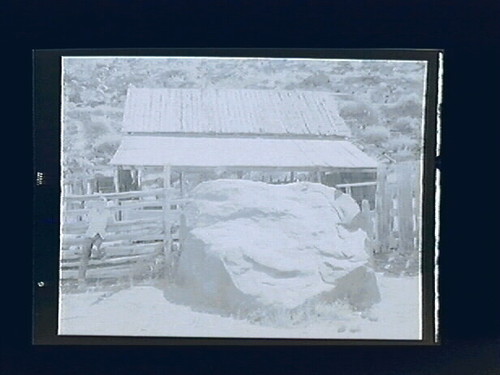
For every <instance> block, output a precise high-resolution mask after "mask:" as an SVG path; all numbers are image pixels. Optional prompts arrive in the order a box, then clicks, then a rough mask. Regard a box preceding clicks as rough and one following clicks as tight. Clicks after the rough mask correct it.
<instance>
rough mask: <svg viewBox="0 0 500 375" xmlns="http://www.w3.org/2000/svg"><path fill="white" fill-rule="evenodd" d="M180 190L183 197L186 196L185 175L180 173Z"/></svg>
mask: <svg viewBox="0 0 500 375" xmlns="http://www.w3.org/2000/svg"><path fill="white" fill-rule="evenodd" d="M179 189H180V192H181V197H183V196H184V179H183V173H182V172H179Z"/></svg>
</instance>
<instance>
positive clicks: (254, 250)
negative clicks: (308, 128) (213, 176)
mask: <svg viewBox="0 0 500 375" xmlns="http://www.w3.org/2000/svg"><path fill="white" fill-rule="evenodd" d="M190 198H191V202H190V203H189V204H188V205H187V207H186V211H185V212H186V219H187V226H188V234H187V239H186V241H185V244H184V247H183V251H182V254H181V256H180V258H179V262H178V265H177V270H176V278H175V281H176V284H177V285H178V286H179V287H180V290H182V293H181V294H182V295H183V296H184V299H185V300H187V301H189V303H191V304H195V305H196V304H197V305H204V306H210V307H213V308H217V309H222V310H225V311H228V312H242V311H249V310H252V309H255V308H263V307H274V308H280V309H295V308H298V307H300V306H301V305H304V304H306V303H311V302H315V301H318V302H320V301H322V302H327V303H328V302H332V301H334V300H337V299H345V300H347V301H348V302H349V303H351V305H353V306H354V307H355V308H360V309H362V308H366V307H369V306H370V305H372V304H373V303H376V302H378V301H379V299H380V295H379V292H378V287H377V282H376V278H375V275H374V273H373V272H372V271H371V270H370V268H369V266H368V264H369V260H370V257H369V255H368V254H367V252H366V251H365V239H366V235H365V233H364V232H363V231H362V230H360V229H357V230H352V229H351V230H349V229H347V228H346V226H344V225H342V224H348V223H350V222H351V220H352V219H353V218H354V217H355V216H356V215H357V214H358V213H359V207H358V205H357V204H356V202H355V201H354V200H353V199H352V198H351V197H350V196H348V195H346V194H341V193H340V192H339V191H337V190H336V189H334V188H331V187H327V186H324V185H321V184H316V183H309V182H301V183H293V184H286V185H270V184H266V183H262V182H253V181H244V180H215V181H208V182H204V183H202V184H200V185H198V186H197V187H196V188H195V189H194V190H193V191H192V193H191V196H190Z"/></svg>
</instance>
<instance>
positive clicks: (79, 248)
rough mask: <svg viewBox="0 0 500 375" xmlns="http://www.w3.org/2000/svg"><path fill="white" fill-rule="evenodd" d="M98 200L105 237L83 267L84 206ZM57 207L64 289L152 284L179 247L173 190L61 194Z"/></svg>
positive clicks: (177, 204)
mask: <svg viewBox="0 0 500 375" xmlns="http://www.w3.org/2000/svg"><path fill="white" fill-rule="evenodd" d="M99 200H101V201H104V202H103V203H104V204H105V209H104V210H105V212H106V213H107V216H108V224H107V227H106V233H105V235H104V236H103V241H102V244H101V246H100V247H98V246H95V247H93V249H92V251H91V253H90V256H88V257H87V258H89V259H87V260H86V262H83V259H84V257H85V247H86V246H88V244H89V239H88V237H87V236H86V232H87V228H88V227H89V212H90V210H89V206H90V205H91V204H92V203H91V202H92V201H99ZM62 203H63V207H62V209H63V211H62V212H63V215H62V236H61V275H60V276H61V280H62V281H63V285H64V284H65V283H66V285H74V284H75V282H76V281H78V283H79V284H82V283H84V284H87V283H97V284H99V283H102V284H105V283H109V282H116V281H117V280H128V281H134V280H146V279H149V280H151V279H154V278H156V277H160V276H163V272H164V271H165V262H169V261H172V257H173V255H174V254H175V253H176V250H178V249H179V247H180V237H181V236H182V231H183V227H184V219H183V215H182V210H181V207H182V205H183V204H184V201H183V200H182V199H180V198H179V197H178V196H176V192H175V190H174V189H171V188H168V189H155V190H150V191H134V192H124V193H110V194H93V195H66V196H64V197H63V202H62ZM82 267H83V268H84V269H82ZM82 274H83V275H84V280H82Z"/></svg>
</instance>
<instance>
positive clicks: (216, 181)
mask: <svg viewBox="0 0 500 375" xmlns="http://www.w3.org/2000/svg"><path fill="white" fill-rule="evenodd" d="M428 65H429V62H428V60H426V59H421V60H419V59H414V58H413V59H390V58H387V59H380V58H377V59H359V58H358V59H354V58H343V59H340V58H301V57H290V58H283V57H258V58H257V57H219V56H213V57H210V56H204V57H200V56H198V57H193V56H141V57H128V56H63V58H62V82H61V85H62V95H61V137H62V138H61V139H62V141H61V179H60V184H61V185H60V186H61V200H60V203H61V207H60V220H61V227H60V229H61V236H60V237H61V238H60V240H61V241H60V249H59V250H60V267H59V277H60V279H59V286H58V287H59V306H58V311H59V315H58V335H61V336H68V335H69V336H127V337H181V338H182V337H184V338H189V337H196V338H265V339H271V338H274V339H332V340H359V339H362V340H417V341H418V340H422V339H423V338H424V334H423V331H424V329H423V326H424V318H423V317H424V306H423V305H424V294H425V293H424V288H423V284H424V279H425V275H426V274H429V275H430V276H429V277H430V279H429V280H431V281H433V280H434V267H432V266H431V267H429V266H428V265H429V262H428V261H426V260H425V259H428V258H425V253H426V252H430V253H431V254H433V255H434V254H435V253H434V250H435V249H434V248H433V247H432V246H433V243H431V245H432V246H431V247H429V243H427V244H425V245H424V241H423V238H424V236H423V226H424V225H423V224H424V223H423V217H424V215H423V209H424V204H423V202H424V199H423V198H424V190H423V176H424V165H425V159H426V157H427V156H426V152H427V153H430V155H431V157H433V156H434V154H435V149H431V150H429V149H428V147H427V151H426V152H424V150H426V142H425V139H426V137H427V136H428V135H427V134H426V129H427V123H428V121H429V119H435V118H436V116H437V114H436V113H429V108H427V105H428V104H429V103H430V102H433V100H434V99H433V98H431V99H432V100H430V99H429V92H428V84H429V82H430V81H431V80H430V79H429V66H428ZM434 129H435V128H434ZM431 137H435V134H433V135H431ZM432 175H433V174H432ZM430 191H431V192H433V191H434V190H433V189H431V190H430ZM431 217H433V216H432V215H431ZM424 258H425V259H424ZM433 260H434V259H433V258H431V261H433ZM434 266H435V265H434ZM434 281H435V280H434ZM426 283H427V285H426V287H427V288H430V289H431V291H432V293H434V284H433V283H431V284H429V283H428V282H426ZM435 323H436V322H434V324H435Z"/></svg>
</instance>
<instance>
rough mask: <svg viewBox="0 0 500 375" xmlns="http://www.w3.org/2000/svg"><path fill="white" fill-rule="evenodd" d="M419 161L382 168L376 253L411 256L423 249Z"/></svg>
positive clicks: (377, 201) (378, 180)
mask: <svg viewBox="0 0 500 375" xmlns="http://www.w3.org/2000/svg"><path fill="white" fill-rule="evenodd" d="M420 190H421V186H420V178H419V165H418V162H413V161H409V162H400V163H396V164H389V165H383V166H381V167H380V168H379V171H378V178H377V196H376V209H375V215H374V220H375V227H376V231H375V241H374V244H375V245H374V249H373V250H374V252H376V253H385V252H390V251H395V250H397V251H398V252H406V253H412V252H414V251H415V250H418V249H419V246H420V238H419V237H420V230H419V228H420V212H421V207H420V205H421V198H420Z"/></svg>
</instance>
